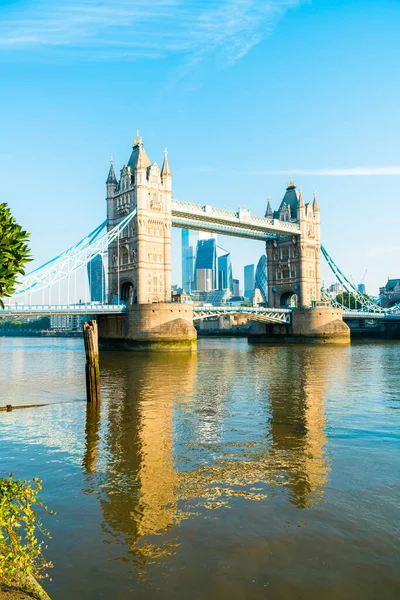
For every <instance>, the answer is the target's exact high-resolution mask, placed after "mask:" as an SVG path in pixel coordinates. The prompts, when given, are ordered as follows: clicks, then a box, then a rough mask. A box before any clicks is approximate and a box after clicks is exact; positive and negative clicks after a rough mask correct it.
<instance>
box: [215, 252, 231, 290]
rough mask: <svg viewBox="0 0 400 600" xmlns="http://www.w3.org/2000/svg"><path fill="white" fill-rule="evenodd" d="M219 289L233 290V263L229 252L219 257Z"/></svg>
mask: <svg viewBox="0 0 400 600" xmlns="http://www.w3.org/2000/svg"><path fill="white" fill-rule="evenodd" d="M218 289H219V290H230V291H231V292H232V290H233V279H232V263H231V255H230V254H229V252H227V253H226V254H223V255H222V256H219V257H218Z"/></svg>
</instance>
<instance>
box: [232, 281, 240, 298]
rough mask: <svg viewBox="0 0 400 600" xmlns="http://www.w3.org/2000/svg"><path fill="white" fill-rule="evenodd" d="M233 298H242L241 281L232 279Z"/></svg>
mask: <svg viewBox="0 0 400 600" xmlns="http://www.w3.org/2000/svg"><path fill="white" fill-rule="evenodd" d="M232 296H240V284H239V279H232Z"/></svg>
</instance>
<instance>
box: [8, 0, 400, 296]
mask: <svg viewBox="0 0 400 600" xmlns="http://www.w3.org/2000/svg"><path fill="white" fill-rule="evenodd" d="M0 7H1V8H0V10H1V19H0V76H1V79H0V81H1V87H2V89H1V94H0V132H1V136H0V159H1V163H0V164H1V171H2V198H1V199H2V201H6V202H8V203H9V205H10V206H11V208H12V210H13V212H14V214H15V215H16V217H17V218H18V219H19V221H20V222H22V223H23V224H24V226H26V227H27V228H28V230H29V231H31V232H32V237H31V246H32V251H33V254H34V256H35V258H36V261H37V263H40V262H43V261H45V260H47V259H48V258H50V257H51V256H53V255H56V254H58V253H59V252H60V251H61V250H62V249H64V248H66V247H68V246H69V245H71V244H72V243H73V242H74V241H76V240H77V239H79V238H80V237H82V236H83V235H84V234H85V233H86V232H87V231H89V230H90V229H93V228H94V227H95V226H96V225H97V224H98V223H99V222H100V221H102V220H103V218H104V217H105V201H104V196H105V185H104V182H105V179H106V176H107V171H108V165H109V163H108V160H109V157H110V155H112V156H113V157H114V159H115V163H116V167H117V168H120V167H122V164H123V163H124V162H126V161H127V159H128V158H129V154H130V149H131V146H132V141H133V139H134V137H135V132H136V129H139V130H140V132H141V135H142V136H143V139H144V143H145V147H146V150H147V152H148V154H149V156H150V158H151V160H157V162H158V163H159V164H160V163H161V161H162V153H163V149H164V146H167V147H168V150H169V159H170V163H171V167H172V171H173V190H174V197H176V198H177V199H180V200H187V201H192V202H199V203H202V204H205V203H208V204H214V205H217V206H226V207H229V208H231V209H236V208H238V207H239V206H243V205H246V206H247V207H248V208H250V210H251V211H252V212H254V213H255V214H264V210H265V204H266V198H267V196H270V197H271V203H272V205H273V206H275V207H277V206H278V204H279V202H280V200H281V199H282V196H283V194H284V192H285V186H286V183H287V181H288V179H289V176H290V175H293V178H294V179H295V181H296V183H297V184H298V185H299V186H301V187H302V188H303V195H304V197H305V198H306V199H309V200H311V199H312V194H313V191H314V190H315V191H316V192H317V197H318V201H319V204H320V207H321V219H322V239H323V243H324V245H325V247H326V248H327V249H328V251H329V253H330V254H331V255H332V256H333V258H334V259H335V260H336V262H337V263H338V264H339V266H340V267H341V268H342V270H344V271H345V272H346V273H347V274H348V275H352V276H353V278H354V280H355V281H359V280H360V279H361V277H362V276H363V274H364V272H365V270H366V269H368V272H367V274H366V277H365V282H366V284H367V288H368V290H369V291H370V292H372V293H377V291H378V286H379V285H383V284H384V283H385V281H386V279H387V277H388V276H389V277H400V266H399V254H400V239H399V224H400V218H399V208H398V207H399V200H400V197H399V196H400V194H399V183H400V144H399V139H400V119H399V106H400V77H399V68H400V67H399V65H400V41H399V36H398V31H399V28H400V2H398V1H397V0H396V1H386V0H380V1H379V2H377V1H376V0H375V1H374V2H369V1H368V0H362V1H353V0H348V1H341V0H336V1H325V0H313V1H301V0H298V1H296V0H282V1H279V0H274V1H272V0H263V1H262V0H210V1H205V0H203V1H200V0H197V1H195V0H184V1H183V0H151V1H147V2H144V1H143V0H130V1H129V0H108V1H107V2H105V1H103V0H86V1H83V0H82V1H78V0H58V1H57V0H53V1H52V2H50V1H49V0H35V1H32V0H0ZM220 245H221V246H223V247H224V248H227V249H229V250H231V253H232V260H233V265H234V276H235V277H239V278H240V279H241V280H242V278H243V266H244V265H245V264H248V263H250V262H256V261H257V260H258V258H259V256H260V254H261V253H262V251H263V248H262V245H260V243H258V242H253V241H246V240H237V239H234V238H229V239H222V238H221V240H220ZM173 263H174V271H173V280H174V282H177V283H179V282H180V236H179V232H178V231H174V238H173ZM323 274H324V279H325V282H330V281H331V280H332V278H331V276H330V275H329V273H328V272H327V271H326V270H325V269H324V271H323Z"/></svg>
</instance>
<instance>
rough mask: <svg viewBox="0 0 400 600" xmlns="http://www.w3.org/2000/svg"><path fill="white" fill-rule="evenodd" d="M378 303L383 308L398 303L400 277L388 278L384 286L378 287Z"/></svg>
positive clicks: (399, 298)
mask: <svg viewBox="0 0 400 600" xmlns="http://www.w3.org/2000/svg"><path fill="white" fill-rule="evenodd" d="M379 296H380V298H379V303H380V305H381V306H382V307H383V308H390V307H392V306H394V305H395V304H400V279H388V281H387V283H386V285H385V286H384V287H381V288H379Z"/></svg>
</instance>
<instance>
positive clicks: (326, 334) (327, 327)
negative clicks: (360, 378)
mask: <svg viewBox="0 0 400 600" xmlns="http://www.w3.org/2000/svg"><path fill="white" fill-rule="evenodd" d="M248 340H249V342H250V343H273V344H285V343H286V344H298V343H300V344H349V343H350V329H349V327H348V325H346V323H344V321H343V317H342V310H341V309H337V308H326V307H321V308H319V307H317V308H305V309H297V310H294V311H293V313H292V323H291V325H264V324H263V323H252V324H251V328H250V333H249V336H248Z"/></svg>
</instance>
